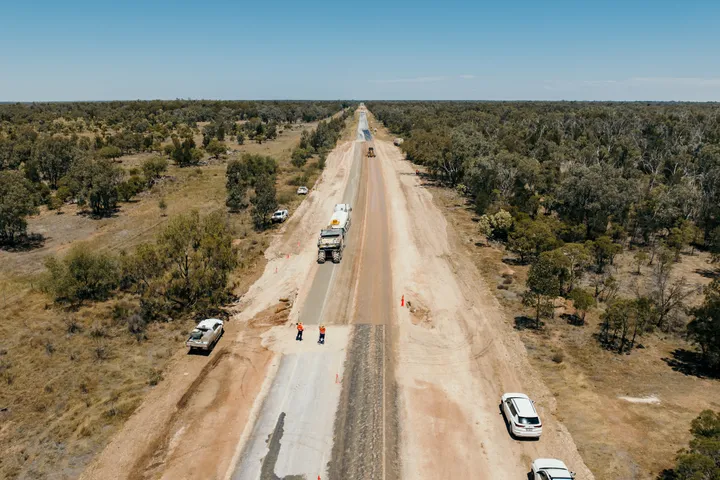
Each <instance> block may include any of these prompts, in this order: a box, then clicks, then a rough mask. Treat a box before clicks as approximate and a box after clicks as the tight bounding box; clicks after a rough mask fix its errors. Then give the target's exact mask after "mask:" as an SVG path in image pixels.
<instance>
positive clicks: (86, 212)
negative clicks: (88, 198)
mask: <svg viewBox="0 0 720 480" xmlns="http://www.w3.org/2000/svg"><path fill="white" fill-rule="evenodd" d="M119 212H120V207H115V208H113V209H111V210H108V211H106V212H101V213H96V212H93V211H92V210H86V209H82V210H79V211H78V212H77V213H76V215H79V216H81V217H87V218H91V219H93V220H102V219H103V218H115V217H117V216H118V213H119Z"/></svg>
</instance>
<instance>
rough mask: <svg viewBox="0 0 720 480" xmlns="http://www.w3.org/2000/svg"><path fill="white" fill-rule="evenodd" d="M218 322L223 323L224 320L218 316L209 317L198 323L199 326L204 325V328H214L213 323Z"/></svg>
mask: <svg viewBox="0 0 720 480" xmlns="http://www.w3.org/2000/svg"><path fill="white" fill-rule="evenodd" d="M217 322H220V323H223V321H222V320H219V319H217V318H208V319H206V320H203V321H202V322H200V323H198V325H197V326H198V328H200V327H204V328H212V327H213V325H215V324H216V323H217Z"/></svg>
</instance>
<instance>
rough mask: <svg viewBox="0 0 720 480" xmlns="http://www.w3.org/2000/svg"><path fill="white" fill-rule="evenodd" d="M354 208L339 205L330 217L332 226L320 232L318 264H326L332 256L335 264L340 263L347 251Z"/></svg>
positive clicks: (343, 204)
mask: <svg viewBox="0 0 720 480" xmlns="http://www.w3.org/2000/svg"><path fill="white" fill-rule="evenodd" d="M351 211H352V207H351V206H350V204H349V203H338V204H337V205H335V208H334V209H333V214H332V216H331V217H330V224H329V225H328V226H327V228H324V229H322V230H320V237H319V238H318V243H317V245H318V260H317V261H318V263H325V260H327V256H328V255H330V256H331V258H332V261H333V263H340V260H342V254H343V250H345V234H346V233H347V231H348V230H349V229H350V212H351Z"/></svg>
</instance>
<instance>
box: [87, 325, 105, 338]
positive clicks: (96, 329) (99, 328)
mask: <svg viewBox="0 0 720 480" xmlns="http://www.w3.org/2000/svg"><path fill="white" fill-rule="evenodd" d="M90 336H91V337H93V338H105V337H107V336H108V332H107V328H105V325H103V324H102V323H100V322H95V323H93V325H92V327H90Z"/></svg>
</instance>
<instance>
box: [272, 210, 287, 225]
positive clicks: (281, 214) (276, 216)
mask: <svg viewBox="0 0 720 480" xmlns="http://www.w3.org/2000/svg"><path fill="white" fill-rule="evenodd" d="M287 218H288V211H287V210H278V211H277V212H275V213H273V216H272V217H270V220H271V221H272V222H273V223H282V222H284V221H285V220H287Z"/></svg>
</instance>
